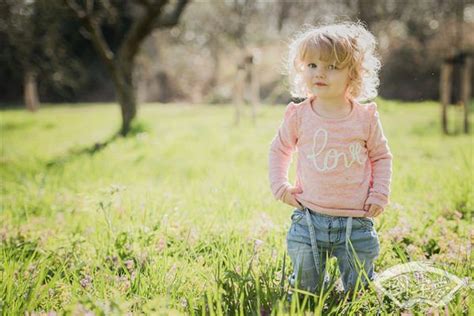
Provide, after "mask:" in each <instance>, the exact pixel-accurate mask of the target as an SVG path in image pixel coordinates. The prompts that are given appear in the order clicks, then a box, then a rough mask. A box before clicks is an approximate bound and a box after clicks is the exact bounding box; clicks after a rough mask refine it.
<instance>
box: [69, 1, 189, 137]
mask: <svg viewBox="0 0 474 316" xmlns="http://www.w3.org/2000/svg"><path fill="white" fill-rule="evenodd" d="M64 1H65V4H66V5H67V6H68V7H69V8H70V9H72V10H73V11H74V12H75V13H76V15H77V16H78V18H79V19H80V20H81V22H82V24H83V25H84V28H85V29H86V31H87V36H88V37H89V38H90V40H91V41H92V43H93V44H94V47H95V48H96V50H97V52H98V54H99V56H100V57H101V59H102V61H103V62H104V64H105V66H106V68H107V70H108V72H109V74H110V75H111V77H112V81H113V83H114V86H115V91H116V95H117V98H118V102H119V104H120V107H121V110H122V127H121V130H120V134H121V135H123V136H125V135H127V133H128V132H129V131H130V127H131V123H132V120H133V119H134V118H135V116H136V113H137V106H136V102H137V99H136V91H135V85H134V81H133V71H134V68H135V58H136V56H137V54H138V52H139V49H140V45H141V44H142V42H143V41H144V40H145V39H146V38H147V37H148V36H149V35H150V34H151V33H152V32H153V30H155V29H160V28H168V27H172V26H174V25H176V24H177V23H178V21H179V18H180V16H181V14H182V13H183V11H184V8H185V7H186V5H187V3H188V0H178V1H177V2H175V3H174V6H173V7H172V8H171V9H170V10H169V7H170V5H168V2H169V1H168V0H135V1H130V2H124V1H118V0H117V1H110V0H101V1H93V0H86V1H80V2H77V1H75V0H64ZM118 22H122V23H118ZM123 22H125V23H123ZM104 24H109V25H115V26H116V27H117V28H120V29H121V30H122V34H120V35H119V36H120V38H119V39H118V48H117V49H116V51H113V50H112V49H111V47H110V44H109V43H108V42H107V40H106V38H105V37H104V33H103V26H104Z"/></svg>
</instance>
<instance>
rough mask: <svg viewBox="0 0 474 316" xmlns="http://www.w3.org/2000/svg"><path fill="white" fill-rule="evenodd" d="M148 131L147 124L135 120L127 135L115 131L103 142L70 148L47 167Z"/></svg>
mask: <svg viewBox="0 0 474 316" xmlns="http://www.w3.org/2000/svg"><path fill="white" fill-rule="evenodd" d="M148 131H149V128H148V127H147V126H146V124H144V123H143V122H140V121H139V122H135V123H134V124H132V126H131V128H130V131H129V132H128V133H127V135H126V136H124V135H122V133H121V131H120V130H118V131H117V132H116V133H114V134H113V135H112V136H110V137H109V138H108V139H106V140H105V141H103V142H96V143H94V144H92V145H90V146H86V147H82V148H72V149H69V151H68V152H67V153H66V154H64V155H61V156H59V157H56V158H54V159H52V160H49V161H48V162H46V168H47V169H52V168H54V167H58V166H63V165H64V164H66V163H68V162H70V161H73V160H74V159H76V158H80V157H83V156H94V155H95V154H98V153H100V152H101V151H102V150H104V149H105V148H107V146H109V145H110V144H112V143H113V142H115V141H116V140H118V139H120V138H131V137H135V136H136V135H138V134H141V133H144V132H148Z"/></svg>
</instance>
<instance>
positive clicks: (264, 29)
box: [0, 0, 474, 107]
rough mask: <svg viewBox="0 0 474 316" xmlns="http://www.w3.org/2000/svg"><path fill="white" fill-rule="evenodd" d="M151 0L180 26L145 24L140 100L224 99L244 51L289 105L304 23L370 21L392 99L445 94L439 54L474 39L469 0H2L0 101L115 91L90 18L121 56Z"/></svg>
mask: <svg viewBox="0 0 474 316" xmlns="http://www.w3.org/2000/svg"><path fill="white" fill-rule="evenodd" d="M155 4H159V5H161V6H162V7H161V8H160V10H161V11H162V13H163V14H167V13H173V10H175V9H176V7H177V6H180V5H181V8H179V9H180V10H181V11H180V12H179V17H178V18H177V19H176V21H174V22H175V23H171V24H169V25H164V24H163V25H158V26H156V25H155V26H152V27H149V28H148V29H146V28H144V29H142V30H141V37H142V38H140V40H141V41H140V42H138V44H139V45H138V48H139V49H138V51H137V52H136V54H135V55H133V56H132V59H131V60H132V63H133V64H134V66H133V67H132V71H131V72H132V76H133V83H134V84H133V85H134V87H135V88H136V90H135V91H136V99H137V102H139V103H140V102H164V103H166V102H177V101H183V102H190V103H228V102H229V101H231V100H232V92H233V89H234V85H235V78H236V74H237V70H238V69H239V65H240V63H241V60H243V57H242V56H245V54H247V53H248V52H251V53H252V56H253V65H254V68H255V73H256V75H257V76H258V92H259V96H260V100H261V102H262V103H268V104H274V103H286V102H288V100H289V99H290V95H289V92H288V85H287V82H286V77H285V76H284V74H283V73H284V59H285V56H286V53H287V43H288V41H289V40H290V39H291V36H292V35H294V33H295V32H296V31H298V30H300V29H301V27H302V26H303V25H304V24H317V23H320V22H330V21H340V20H357V19H359V20H361V21H363V22H365V23H366V25H367V26H368V28H369V29H370V31H372V32H373V33H374V34H375V35H376V37H377V39H378V43H379V47H378V48H379V54H380V56H381V59H382V63H383V67H382V71H381V74H380V78H381V85H380V90H379V91H380V96H381V97H383V98H386V99H397V100H406V101H421V100H438V99H439V82H440V69H441V64H442V62H443V59H445V58H447V57H449V56H454V55H455V54H458V53H459V52H469V51H470V52H472V51H473V48H474V32H473V31H472V30H473V29H474V2H473V1H471V0H464V1H463V0H421V1H407V0H383V1H379V0H338V1H286V0H274V1H249V0H228V1H225V0H213V1H211V0H209V1H151V0H150V1H132V0H130V1H118V0H102V1H99V0H96V1H89V0H87V1H78V0H76V1H50V0H0V47H1V51H0V104H1V105H2V106H19V107H20V106H23V104H25V102H24V99H25V98H27V97H28V96H26V95H25V93H26V92H28V89H27V88H26V87H27V86H28V85H30V86H31V87H33V89H30V90H29V91H30V92H31V91H33V92H32V93H33V94H34V93H35V90H36V91H37V99H38V101H39V102H48V103H55V102H109V101H114V100H116V97H115V95H116V93H115V91H116V89H115V88H114V80H113V79H112V76H111V72H110V69H108V67H109V66H108V65H107V63H106V62H104V58H103V56H101V53H100V52H99V51H98V49H97V47H96V46H95V45H96V44H97V43H95V40H94V31H92V29H91V28H90V27H88V26H87V21H86V18H85V16H87V15H90V16H91V17H92V18H91V20H92V21H93V23H96V25H97V29H98V30H100V35H101V37H102V39H103V41H104V43H105V44H106V46H107V48H108V49H109V52H110V53H112V54H113V55H114V58H115V57H117V56H118V55H119V51H120V49H121V48H123V45H122V44H123V43H124V42H125V41H126V40H127V34H129V33H128V32H129V31H130V30H131V29H132V27H133V25H134V24H133V23H134V22H136V21H137V20H141V19H143V17H144V16H147V13H146V12H147V11H148V12H149V11H150V10H152V9H154V8H153V6H154V5H155ZM147 6H148V7H147ZM81 10H82V11H81ZM81 12H82V14H83V15H82V17H81ZM84 22H86V23H84ZM116 59H117V58H115V59H114V60H116ZM454 71H455V72H456V69H454ZM471 85H472V83H471ZM454 86H456V85H454ZM455 90H456V89H455ZM471 91H472V89H471ZM453 93H456V91H453ZM33 97H34V96H33Z"/></svg>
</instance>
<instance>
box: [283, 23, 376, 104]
mask: <svg viewBox="0 0 474 316" xmlns="http://www.w3.org/2000/svg"><path fill="white" fill-rule="evenodd" d="M376 45H377V43H376V40H375V37H374V36H373V35H372V33H370V32H369V31H368V30H367V29H366V28H365V26H364V25H363V24H362V23H361V22H340V23H336V24H328V25H320V26H317V27H315V26H310V27H306V28H305V29H303V30H302V31H301V32H299V33H298V34H297V35H296V36H295V38H294V39H293V40H292V42H291V43H290V45H289V52H288V61H287V71H288V77H289V80H290V91H291V95H292V96H293V97H298V98H304V97H307V96H308V94H309V91H308V89H307V87H306V85H305V81H304V79H303V74H302V70H303V69H302V66H303V64H302V61H303V60H304V58H305V56H307V55H308V54H311V53H313V52H315V51H317V52H319V55H320V58H321V59H322V60H324V61H334V62H335V63H336V65H337V66H338V67H340V68H345V67H349V69H348V70H349V78H350V80H349V87H348V93H349V95H350V96H351V97H352V98H354V99H356V100H358V101H366V100H372V99H374V98H375V97H376V96H377V88H378V86H379V78H378V73H379V70H380V66H381V63H380V60H379V58H378V56H377V55H376V52H375V49H376Z"/></svg>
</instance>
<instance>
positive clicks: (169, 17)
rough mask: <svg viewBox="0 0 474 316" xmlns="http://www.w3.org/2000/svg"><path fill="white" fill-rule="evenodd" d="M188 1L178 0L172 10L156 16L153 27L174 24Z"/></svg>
mask: <svg viewBox="0 0 474 316" xmlns="http://www.w3.org/2000/svg"><path fill="white" fill-rule="evenodd" d="M188 2H189V0H179V1H178V3H177V4H176V6H175V8H174V10H173V11H172V12H170V13H168V14H166V15H164V16H162V17H159V18H158V21H157V23H156V24H155V27H171V26H175V25H176V24H177V23H178V20H179V17H180V16H181V14H182V13H183V10H184V8H185V7H186V5H187V3H188Z"/></svg>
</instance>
